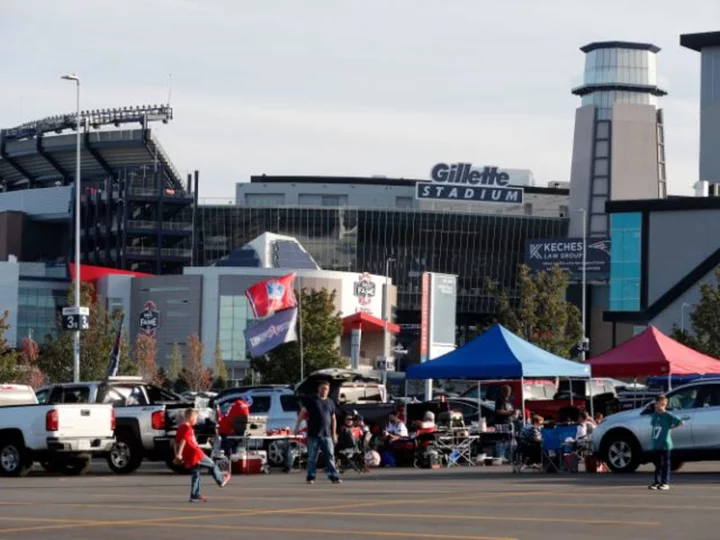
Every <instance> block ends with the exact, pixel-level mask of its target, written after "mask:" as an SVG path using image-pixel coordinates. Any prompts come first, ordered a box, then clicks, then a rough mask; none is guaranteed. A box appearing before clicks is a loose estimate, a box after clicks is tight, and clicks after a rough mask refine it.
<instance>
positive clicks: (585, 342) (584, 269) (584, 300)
mask: <svg viewBox="0 0 720 540" xmlns="http://www.w3.org/2000/svg"><path fill="white" fill-rule="evenodd" d="M576 211H577V212H579V213H580V214H581V215H582V342H581V344H580V361H581V362H584V361H585V355H586V354H587V351H586V349H587V348H588V339H587V324H586V323H587V321H586V319H585V317H586V314H585V312H586V311H587V273H586V272H587V211H586V210H585V209H584V208H579V209H578V210H576Z"/></svg>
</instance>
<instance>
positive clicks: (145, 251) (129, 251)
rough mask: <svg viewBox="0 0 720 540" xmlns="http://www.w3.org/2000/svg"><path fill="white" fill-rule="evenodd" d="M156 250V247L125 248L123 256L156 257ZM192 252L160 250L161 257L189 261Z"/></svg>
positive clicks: (174, 249) (185, 250)
mask: <svg viewBox="0 0 720 540" xmlns="http://www.w3.org/2000/svg"><path fill="white" fill-rule="evenodd" d="M158 249H159V248H156V247H133V246H128V247H126V248H125V255H134V256H136V257H157V254H158ZM191 254H192V250H190V249H183V248H160V256H161V257H180V258H186V259H189V258H190V256H191Z"/></svg>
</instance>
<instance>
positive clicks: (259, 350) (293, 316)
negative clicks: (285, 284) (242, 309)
mask: <svg viewBox="0 0 720 540" xmlns="http://www.w3.org/2000/svg"><path fill="white" fill-rule="evenodd" d="M297 316H298V310H297V308H292V309H286V310H285V311H281V312H279V313H276V314H275V315H273V316H272V317H268V318H267V319H264V320H262V321H258V322H257V323H256V324H254V325H253V326H251V327H250V328H248V329H246V330H245V342H246V343H247V348H248V352H249V353H250V356H252V357H255V358H256V357H258V356H262V355H264V354H267V353H269V352H270V351H272V350H273V349H274V348H275V347H277V346H279V345H282V344H283V343H289V342H291V341H297V330H296V328H297Z"/></svg>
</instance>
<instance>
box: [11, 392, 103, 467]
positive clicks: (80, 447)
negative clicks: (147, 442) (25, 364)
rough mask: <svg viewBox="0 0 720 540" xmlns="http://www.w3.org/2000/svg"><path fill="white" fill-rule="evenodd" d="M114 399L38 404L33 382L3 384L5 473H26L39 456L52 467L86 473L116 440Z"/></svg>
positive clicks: (44, 463)
mask: <svg viewBox="0 0 720 540" xmlns="http://www.w3.org/2000/svg"><path fill="white" fill-rule="evenodd" d="M114 429H115V414H114V411H113V409H112V407H111V406H109V405H100V404H98V405H89V404H64V405H42V404H39V403H38V401H37V398H36V397H35V393H34V392H33V391H32V389H31V388H30V387H28V386H21V385H0V475H1V476H25V475H26V474H27V473H28V472H29V471H30V469H31V468H32V466H33V464H34V463H35V462H38V461H39V462H40V463H41V464H42V465H43V467H44V468H45V469H46V470H48V471H53V472H66V473H68V474H77V475H80V474H84V473H85V472H87V470H88V469H89V468H90V462H91V459H92V457H93V456H94V455H98V454H103V453H107V452H109V451H110V449H111V448H112V446H113V444H114V442H115V440H114V438H113V431H114Z"/></svg>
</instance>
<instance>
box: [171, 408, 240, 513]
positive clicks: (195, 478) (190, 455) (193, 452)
mask: <svg viewBox="0 0 720 540" xmlns="http://www.w3.org/2000/svg"><path fill="white" fill-rule="evenodd" d="M197 419H198V410H197V409H187V410H186V411H185V423H184V424H183V425H181V426H180V427H179V428H178V430H177V434H176V435H175V463H176V464H178V465H179V464H180V463H182V464H183V465H185V467H186V468H187V469H190V471H191V472H192V479H191V480H190V502H191V503H197V502H206V501H207V499H206V498H205V497H203V496H202V495H201V494H200V469H201V468H202V467H204V468H206V469H209V470H210V471H211V473H212V475H213V478H214V479H215V482H217V485H218V486H220V487H225V486H226V485H227V483H228V482H229V481H230V473H228V472H226V473H223V472H222V471H221V470H220V469H219V468H218V466H217V465H216V464H215V462H214V461H213V460H212V459H210V458H209V457H208V456H206V455H205V452H203V450H202V448H200V447H199V446H198V443H197V440H196V439H195V431H194V429H193V427H194V426H195V424H197Z"/></svg>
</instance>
